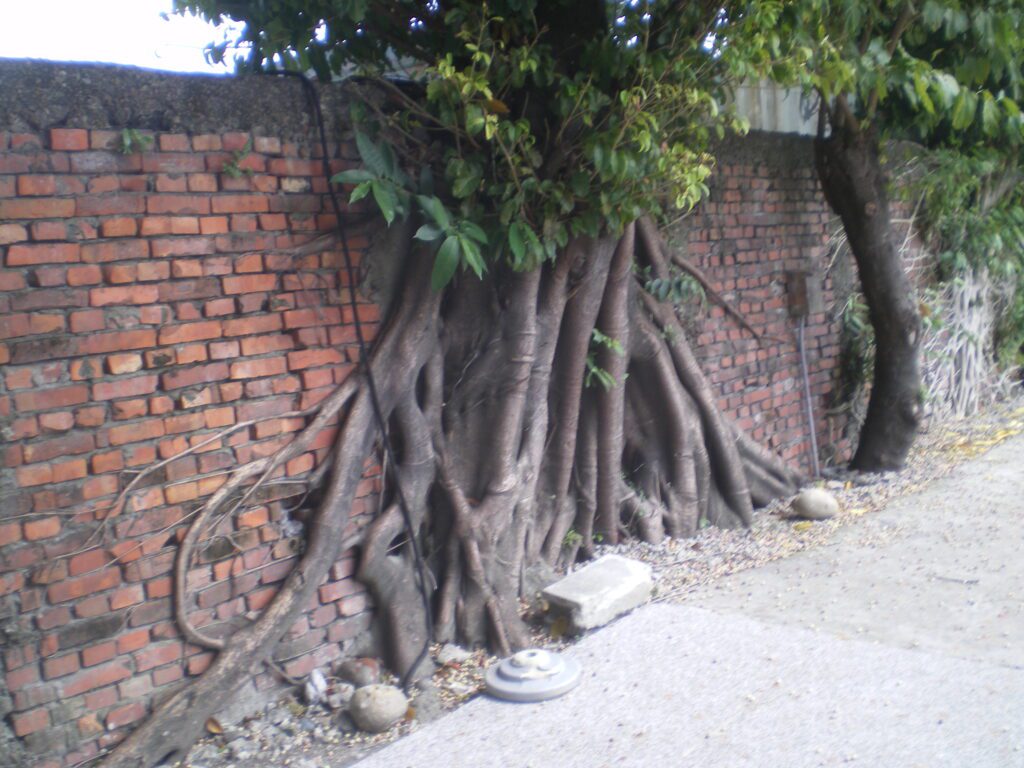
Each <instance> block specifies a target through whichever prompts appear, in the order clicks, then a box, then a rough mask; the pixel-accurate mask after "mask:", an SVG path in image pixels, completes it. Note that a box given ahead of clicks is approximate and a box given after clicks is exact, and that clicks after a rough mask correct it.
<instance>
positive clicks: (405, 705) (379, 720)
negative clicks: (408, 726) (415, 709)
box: [348, 684, 409, 733]
mask: <svg viewBox="0 0 1024 768" xmlns="http://www.w3.org/2000/svg"><path fill="white" fill-rule="evenodd" d="M408 709H409V700H408V699H407V698H405V694H404V693H402V692H401V691H400V690H399V689H398V688H395V686H393V685H380V684H375V685H367V686H364V687H362V688H359V689H358V690H357V691H356V692H355V693H354V694H353V695H352V701H350V702H349V705H348V711H349V714H350V715H352V719H353V720H354V721H355V723H356V725H358V726H359V727H360V728H361V729H362V730H364V731H369V732H370V733H381V732H383V731H386V730H387V729H388V728H390V727H391V726H392V725H394V724H395V723H397V722H398V721H399V720H401V719H402V718H403V717H404V716H405V713H406V712H407V711H408Z"/></svg>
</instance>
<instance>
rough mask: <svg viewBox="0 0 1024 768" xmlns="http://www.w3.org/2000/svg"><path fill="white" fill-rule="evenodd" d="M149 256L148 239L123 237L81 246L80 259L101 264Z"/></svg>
mask: <svg viewBox="0 0 1024 768" xmlns="http://www.w3.org/2000/svg"><path fill="white" fill-rule="evenodd" d="M148 258H149V241H148V240H135V239H129V238H124V239H122V240H108V241H105V242H101V243H86V244H84V245H83V246H82V261H84V262H88V263H90V264H101V263H106V262H109V261H132V260H139V259H148Z"/></svg>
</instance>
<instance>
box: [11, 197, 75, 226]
mask: <svg viewBox="0 0 1024 768" xmlns="http://www.w3.org/2000/svg"><path fill="white" fill-rule="evenodd" d="M74 215H75V201H74V200H71V199H66V198H59V197H29V198H11V199H9V200H7V199H5V200H0V220H2V219H6V220H8V221H11V220H17V219H68V218H71V217H72V216H74Z"/></svg>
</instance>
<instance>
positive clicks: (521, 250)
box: [508, 221, 526, 264]
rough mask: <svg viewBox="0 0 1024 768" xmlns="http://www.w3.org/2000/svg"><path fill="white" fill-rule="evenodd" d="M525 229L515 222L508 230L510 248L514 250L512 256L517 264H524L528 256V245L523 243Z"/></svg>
mask: <svg viewBox="0 0 1024 768" xmlns="http://www.w3.org/2000/svg"><path fill="white" fill-rule="evenodd" d="M524 229H525V227H524V226H523V225H522V224H520V223H519V222H518V221H516V222H513V224H512V226H510V227H509V228H508V246H509V248H511V249H512V256H513V257H514V258H515V263H516V264H522V263H523V258H524V257H525V256H526V243H525V242H524V241H523V230H524Z"/></svg>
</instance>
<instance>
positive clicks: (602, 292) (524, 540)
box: [104, 221, 799, 768]
mask: <svg viewBox="0 0 1024 768" xmlns="http://www.w3.org/2000/svg"><path fill="white" fill-rule="evenodd" d="M430 262H431V259H430V256H429V254H427V253H424V252H422V251H418V250H417V248H416V247H413V246H410V247H409V253H407V254H406V257H405V264H406V266H405V268H404V269H403V271H402V282H403V286H404V287H403V288H402V289H401V294H400V298H399V299H398V300H396V301H395V302H393V309H392V311H391V317H390V318H389V321H388V323H387V324H386V325H385V327H384V328H383V330H382V331H381V334H380V336H379V340H378V342H377V345H376V346H375V348H374V350H373V352H372V354H371V356H370V361H369V365H370V367H371V370H372V371H373V374H374V377H375V379H376V381H377V383H378V389H379V391H380V395H381V398H380V399H381V406H382V408H383V411H384V413H383V416H384V418H385V420H386V424H387V429H388V434H389V439H390V442H391V444H392V446H393V449H394V456H393V457H392V459H391V460H390V461H388V462H385V465H386V469H387V472H386V476H385V478H384V486H383V490H382V499H381V508H380V510H381V511H380V512H379V513H378V515H377V516H376V518H375V519H374V520H373V521H372V522H371V523H370V524H369V525H368V527H367V528H366V530H365V534H364V537H363V541H362V546H361V560H360V564H359V569H358V573H357V576H358V578H359V580H360V581H362V582H363V583H364V584H366V585H367V587H368V589H369V590H370V591H371V592H372V593H373V595H374V597H375V602H376V605H377V614H378V620H379V621H380V624H381V628H382V630H383V631H382V636H383V637H384V639H385V641H386V644H387V647H386V648H385V652H386V655H387V657H388V661H389V663H390V665H391V667H392V669H393V670H394V671H395V672H397V673H399V674H403V673H405V672H406V671H408V670H410V668H411V667H412V665H413V664H414V663H415V661H416V659H417V657H418V655H419V652H420V649H421V648H422V646H423V643H424V641H425V640H426V639H427V638H425V636H424V627H425V616H424V614H423V610H424V609H423V604H422V601H421V596H420V594H419V592H418V589H417V584H418V581H417V577H416V576H417V574H416V570H417V563H416V560H415V558H414V556H413V551H412V546H411V539H410V536H415V537H416V540H417V541H418V543H419V545H420V550H421V551H422V552H423V553H425V557H426V562H427V565H428V567H429V569H430V578H428V579H427V580H426V581H427V586H428V588H429V589H430V592H431V594H430V610H431V611H432V613H433V620H434V629H435V636H434V638H432V639H434V640H437V641H449V640H451V641H458V642H460V643H464V644H467V645H480V644H486V645H488V646H489V647H491V648H493V649H494V650H495V651H496V652H498V653H501V654H507V653H510V652H512V651H514V650H516V649H519V648H522V647H524V646H525V645H526V644H527V643H528V641H529V635H528V632H527V627H526V625H525V623H524V621H523V619H522V618H521V599H522V598H523V597H530V596H531V595H530V594H529V591H530V590H531V589H533V588H534V587H533V586H532V585H535V584H536V583H537V578H542V577H543V576H544V575H550V574H552V573H554V571H555V569H556V568H558V567H559V566H562V567H564V566H565V565H568V564H570V563H572V562H574V561H576V560H577V559H578V558H580V557H585V556H587V555H589V554H590V553H592V552H593V550H594V548H595V544H596V543H598V542H614V541H617V540H619V539H620V538H621V537H624V536H639V537H641V538H643V539H645V540H647V541H652V542H653V541H660V540H661V539H662V538H663V536H664V535H665V533H668V534H671V535H673V536H690V535H693V534H694V533H695V532H696V530H697V529H698V528H699V527H700V526H701V525H702V524H705V523H713V524H717V525H721V526H739V525H744V524H747V523H749V521H750V516H751V512H752V509H753V506H754V505H755V504H759V503H765V502H767V501H768V500H769V499H771V498H773V497H775V496H778V495H783V494H788V493H792V492H793V491H794V490H795V489H796V487H797V483H798V482H799V478H798V476H797V475H796V474H795V473H794V472H792V471H791V470H790V469H789V468H788V467H786V466H785V465H784V464H783V463H782V462H781V460H779V459H778V458H777V457H775V456H773V455H772V454H770V453H769V452H768V451H766V450H764V449H762V448H760V447H759V446H757V445H755V444H754V443H753V442H752V441H750V440H749V439H748V438H746V437H745V436H743V435H741V434H740V433H739V432H738V431H737V430H735V429H734V428H733V427H732V426H731V425H730V424H729V423H728V422H727V421H726V419H725V418H724V417H723V416H722V414H721V413H719V412H718V410H717V408H716V406H715V400H714V397H713V395H712V393H711V389H710V387H709V385H708V383H707V382H706V380H705V379H704V377H703V374H702V373H701V371H700V369H699V367H698V365H697V362H696V359H695V357H694V355H693V353H692V350H691V349H690V346H689V343H688V342H687V340H686V337H685V332H684V330H683V326H682V324H681V323H680V321H679V319H678V317H677V316H676V311H675V309H674V308H673V307H672V306H671V305H669V304H662V303H659V302H658V301H656V300H655V299H654V298H653V297H651V296H650V295H649V294H647V293H646V292H645V291H644V287H643V283H642V278H641V277H640V274H641V272H642V270H644V269H645V268H649V270H650V272H651V273H653V274H659V275H660V274H668V270H669V267H668V262H669V259H668V258H667V256H666V254H665V252H664V245H663V244H662V242H661V239H660V237H659V235H658V233H657V231H656V230H655V228H654V226H653V225H652V224H651V223H650V222H647V221H640V222H637V223H636V224H634V225H631V226H629V227H628V228H627V229H626V231H625V233H624V234H623V235H622V237H616V238H605V239H601V240H590V239H582V238H581V239H578V240H575V241H573V242H571V243H570V244H569V245H568V246H567V247H566V248H565V249H564V251H563V252H562V253H561V254H560V256H559V258H558V259H557V260H556V261H555V262H554V263H549V264H545V265H544V266H543V267H541V268H540V269H537V270H535V271H533V272H528V273H515V272H512V271H509V270H506V269H503V268H497V269H496V270H495V271H494V272H492V273H490V274H489V275H487V276H485V279H483V280H478V279H476V278H474V277H472V276H470V275H468V274H462V275H459V276H457V277H456V279H455V281H454V282H453V283H452V284H451V285H449V287H448V288H447V289H446V290H445V292H444V293H443V294H435V293H432V292H431V291H430V289H429V287H428V286H429V280H428V279H427V270H429V267H430ZM637 267H640V268H641V269H637ZM595 331H598V332H599V334H600V335H598V334H595ZM601 335H603V337H606V338H609V339H614V340H615V343H614V344H613V345H609V344H600V343H595V341H594V340H595V338H601ZM594 366H597V367H599V368H601V369H602V370H603V371H604V372H605V373H606V374H607V376H606V377H604V379H605V384H604V385H603V384H600V383H597V382H596V381H593V380H591V382H590V384H589V385H588V384H587V380H588V379H587V371H588V370H592V369H593V367H594ZM334 416H338V417H340V418H341V423H342V428H341V430H340V433H339V437H338V439H337V443H336V445H335V447H334V450H333V451H332V452H331V454H330V461H331V462H332V463H331V466H330V472H329V473H328V474H326V475H325V477H327V478H328V480H327V485H326V489H325V490H324V492H323V494H322V500H321V501H320V502H319V506H318V509H317V511H316V514H315V516H314V517H313V518H312V523H313V524H312V530H311V534H310V539H309V545H308V547H307V549H306V551H305V553H304V554H303V556H302V558H301V561H300V562H299V564H298V565H297V566H296V567H295V570H294V571H293V572H292V573H291V574H290V576H289V577H288V579H287V580H286V582H285V583H284V585H283V586H282V588H281V589H280V591H279V592H278V593H277V595H276V597H275V598H274V600H273V601H272V602H271V603H270V605H269V606H268V608H266V609H265V611H264V612H263V614H262V615H261V616H260V617H259V618H258V619H256V620H255V621H254V622H253V623H252V624H251V625H249V626H247V627H245V628H244V629H242V630H240V631H238V632H236V633H235V634H234V635H233V636H230V637H227V638H224V639H223V640H216V641H215V640H213V639H212V638H204V637H202V635H201V634H199V633H198V632H196V631H195V630H194V629H193V634H192V635H190V636H189V639H190V640H191V641H192V642H197V643H199V644H203V645H207V646H209V647H213V648H218V649H220V650H219V654H218V656H217V658H216V660H215V661H214V663H213V665H212V666H211V667H210V669H209V670H208V671H207V672H206V673H204V674H203V675H202V676H201V677H199V678H197V679H196V680H194V681H192V682H191V683H189V684H188V685H187V686H186V687H185V688H183V689H181V690H180V691H179V692H178V693H177V694H176V695H175V696H173V697H172V698H171V699H169V700H168V701H166V702H165V703H164V704H162V705H161V706H160V707H159V708H158V709H157V710H156V712H155V713H154V714H153V716H152V717H151V718H150V719H149V720H148V721H147V722H146V723H144V724H143V725H142V726H141V727H139V728H138V729H137V730H136V731H135V732H134V733H132V734H131V736H129V738H128V739H127V740H126V741H125V742H123V743H122V744H121V745H120V746H119V747H118V748H117V749H116V750H115V751H114V752H113V753H112V754H111V755H110V756H109V757H108V758H107V760H106V762H105V763H104V765H105V766H108V768H110V767H114V766H116V767H117V768H122V767H127V766H132V767H133V768H134V767H135V766H151V765H155V764H157V763H159V762H160V761H161V760H163V759H165V758H167V757H176V758H180V757H183V756H184V752H185V750H187V748H188V747H189V746H190V744H191V743H192V742H193V741H194V739H195V738H197V737H198V736H199V735H200V734H201V731H202V726H203V723H204V722H205V720H206V719H207V718H208V717H210V716H211V715H212V714H214V713H215V712H216V711H217V710H218V709H219V708H220V707H221V706H222V705H223V703H224V701H225V700H226V698H227V697H228V696H230V694H231V692H232V691H234V690H235V689H237V688H238V686H239V685H241V684H242V683H243V682H244V681H245V680H246V678H247V677H248V676H249V675H250V674H252V673H253V671H254V670H255V669H257V668H258V667H259V665H261V664H262V663H264V662H266V661H268V660H270V659H271V658H272V654H273V651H274V648H275V646H276V645H277V643H278V641H279V640H280V639H281V637H282V636H283V635H284V633H285V632H286V631H287V630H288V628H289V627H290V626H291V625H292V623H293V622H294V621H295V620H296V619H297V618H298V616H299V615H300V614H301V612H302V610H303V609H304V608H305V607H306V606H307V604H308V601H309V599H310V597H311V596H312V594H313V592H314V591H315V590H316V588H317V587H318V586H319V584H320V583H321V581H322V580H323V578H324V577H325V575H326V573H327V570H328V568H329V567H330V565H331V564H332V563H333V562H334V561H335V560H336V559H337V557H338V556H339V554H340V549H341V547H342V541H343V536H342V532H343V531H344V529H345V526H346V523H347V521H348V516H349V509H350V507H351V504H352V499H353V494H354V491H355V486H356V484H357V483H358V481H359V478H360V476H361V474H362V470H363V467H364V462H365V461H366V459H367V458H368V457H370V456H372V455H375V453H376V452H377V451H378V448H377V447H376V446H377V442H378V439H379V437H380V433H379V431H378V427H377V424H376V423H375V419H374V414H373V411H372V408H371V404H370V402H369V397H368V393H367V388H366V387H365V380H364V374H363V373H362V372H356V373H355V374H353V377H350V379H349V380H348V381H347V382H346V383H345V384H344V385H343V386H342V389H341V390H339V392H338V393H337V394H336V395H335V396H333V397H332V398H329V399H328V400H327V401H325V403H324V405H323V406H322V407H321V410H320V412H319V413H318V414H316V416H315V417H314V418H313V421H311V422H310V424H309V426H308V427H307V428H306V429H305V430H304V431H302V432H300V433H298V436H297V437H296V438H295V440H294V441H293V443H292V444H289V446H286V447H285V448H284V449H282V453H281V454H280V455H279V456H277V457H269V458H268V459H265V460H262V461H264V462H265V463H263V464H261V465H259V466H258V467H255V468H254V467H252V466H246V467H239V468H238V469H237V470H236V472H235V475H234V476H233V477H232V478H231V479H230V480H229V482H228V483H227V484H226V486H225V487H224V488H223V489H222V490H221V491H219V492H218V494H217V495H216V496H215V497H212V498H211V499H210V500H209V501H208V502H207V508H206V509H205V510H204V511H203V513H202V514H201V515H200V518H204V517H210V516H211V515H213V514H223V511H224V510H225V509H227V508H229V505H230V504H231V503H233V499H235V498H236V497H237V496H238V495H239V494H243V495H244V493H245V491H246V489H247V488H251V487H252V483H253V481H254V479H255V478H257V477H259V476H266V475H267V474H268V473H269V472H271V471H272V470H273V468H274V467H275V466H276V465H278V464H280V462H281V461H284V460H287V458H289V457H290V456H291V455H294V454H295V453H296V452H297V451H301V450H302V448H303V445H304V444H308V442H309V441H310V440H312V438H313V437H315V435H316V433H317V432H319V430H320V429H322V428H323V425H324V423H326V422H327V421H328V420H330V419H331V418H332V417H334ZM293 446H294V447H293ZM398 484H401V488H402V491H403V494H402V495H403V496H404V498H405V500H406V502H407V504H408V508H409V513H410V518H411V523H412V530H411V531H409V530H407V529H406V526H405V524H404V520H403V517H402V514H401V508H400V506H399V504H400V502H399V496H398V494H397V493H396V488H397V485H398ZM235 503H237V502H235ZM197 519H198V518H197ZM188 539H189V536H186V541H187V540H188ZM186 559H187V558H186ZM187 565H188V563H187V562H186V563H184V564H183V566H182V568H183V569H184V568H187ZM178 589H179V590H184V589H187V584H185V582H184V580H182V579H180V580H179V582H178ZM178 604H179V610H178V612H177V619H178V622H179V624H180V625H183V626H188V625H189V622H188V617H187V615H185V609H184V608H183V607H182V606H185V605H186V601H183V600H180V601H179V602H178ZM428 671H429V670H427V669H425V668H424V669H417V670H413V672H414V676H416V675H422V674H424V673H426V672H428Z"/></svg>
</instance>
